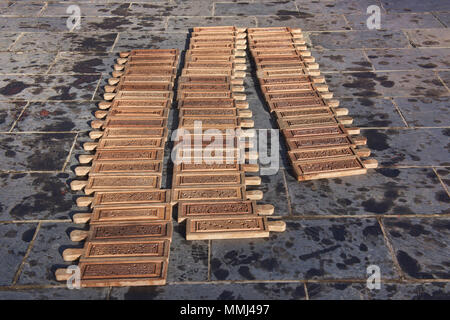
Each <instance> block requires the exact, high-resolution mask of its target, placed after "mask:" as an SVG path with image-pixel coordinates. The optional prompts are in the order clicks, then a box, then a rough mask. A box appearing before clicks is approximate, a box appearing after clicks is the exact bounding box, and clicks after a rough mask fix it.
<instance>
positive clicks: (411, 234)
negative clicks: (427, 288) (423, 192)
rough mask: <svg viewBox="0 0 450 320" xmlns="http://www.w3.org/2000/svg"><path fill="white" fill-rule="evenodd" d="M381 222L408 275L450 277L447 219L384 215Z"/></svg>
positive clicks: (437, 277)
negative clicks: (388, 216)
mask: <svg viewBox="0 0 450 320" xmlns="http://www.w3.org/2000/svg"><path fill="white" fill-rule="evenodd" d="M383 223H384V225H385V228H386V231H387V233H388V236H389V239H390V241H391V242H392V246H393V247H394V251H395V255H396V257H397V260H398V263H399V264H400V267H401V268H402V270H403V272H404V273H405V275H406V276H407V277H408V278H414V279H449V278H450V273H449V266H450V254H449V251H448V248H449V246H450V219H425V218H424V219H399V218H386V219H383Z"/></svg>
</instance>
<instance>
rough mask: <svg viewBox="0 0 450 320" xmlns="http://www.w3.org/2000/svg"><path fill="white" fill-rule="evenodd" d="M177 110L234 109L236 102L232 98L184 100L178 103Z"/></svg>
mask: <svg viewBox="0 0 450 320" xmlns="http://www.w3.org/2000/svg"><path fill="white" fill-rule="evenodd" d="M178 108H180V109H182V108H208V109H211V108H215V109H218V108H220V109H222V108H236V102H235V101H234V99H232V98H225V99H222V98H220V99H214V100H212V99H208V98H204V99H184V100H180V101H178Z"/></svg>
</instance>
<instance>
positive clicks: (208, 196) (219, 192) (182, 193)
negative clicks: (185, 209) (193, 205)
mask: <svg viewBox="0 0 450 320" xmlns="http://www.w3.org/2000/svg"><path fill="white" fill-rule="evenodd" d="M262 196H263V193H262V191H260V190H252V191H247V190H246V189H245V187H243V186H230V187H211V188H207V187H197V188H173V189H172V201H173V202H177V201H201V200H261V199H262Z"/></svg>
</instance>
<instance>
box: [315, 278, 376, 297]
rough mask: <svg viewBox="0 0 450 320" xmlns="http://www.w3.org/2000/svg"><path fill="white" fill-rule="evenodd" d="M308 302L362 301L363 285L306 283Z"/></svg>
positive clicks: (364, 290) (364, 286)
mask: <svg viewBox="0 0 450 320" xmlns="http://www.w3.org/2000/svg"><path fill="white" fill-rule="evenodd" d="M306 289H307V290H308V296H309V299H310V300H363V299H364V295H365V292H366V290H367V289H366V285H365V283H339V282H338V283H307V284H306Z"/></svg>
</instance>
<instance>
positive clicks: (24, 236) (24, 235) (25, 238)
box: [22, 228, 36, 242]
mask: <svg viewBox="0 0 450 320" xmlns="http://www.w3.org/2000/svg"><path fill="white" fill-rule="evenodd" d="M35 232H36V228H31V229H28V230H27V231H25V232H24V233H22V241H25V242H30V241H31V240H32V239H33V236H34V233H35Z"/></svg>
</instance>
